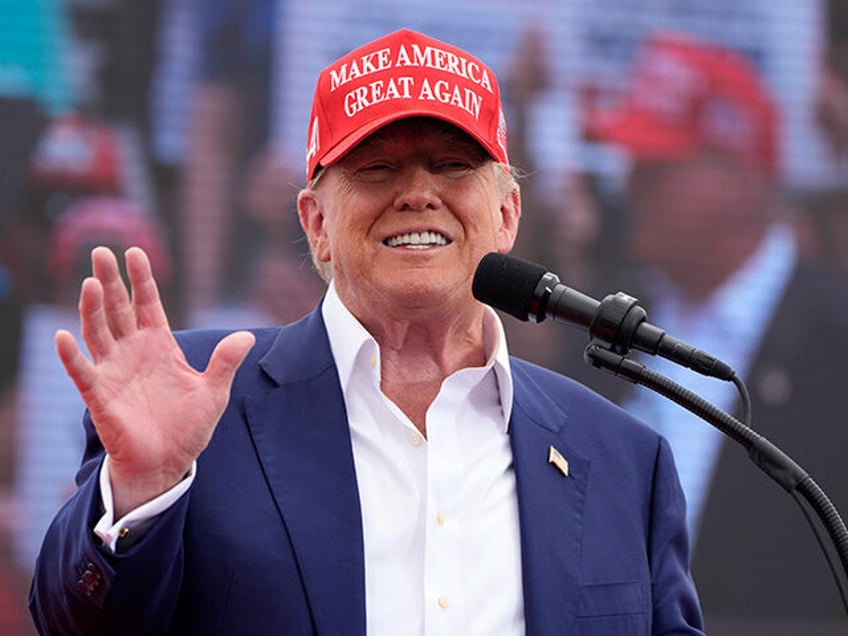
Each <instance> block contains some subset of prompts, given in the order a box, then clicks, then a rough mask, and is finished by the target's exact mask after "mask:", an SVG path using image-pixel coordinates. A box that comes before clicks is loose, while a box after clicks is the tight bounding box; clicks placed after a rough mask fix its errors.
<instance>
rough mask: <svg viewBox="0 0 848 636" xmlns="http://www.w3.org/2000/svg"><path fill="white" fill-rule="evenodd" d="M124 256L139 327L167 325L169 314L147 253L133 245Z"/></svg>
mask: <svg viewBox="0 0 848 636" xmlns="http://www.w3.org/2000/svg"><path fill="white" fill-rule="evenodd" d="M124 257H125V258H126V262H127V274H128V275H129V278H130V284H131V285H132V304H133V309H134V310H135V316H136V321H137V324H138V327H139V328H143V327H167V326H168V316H167V315H166V314H165V308H164V307H163V306H162V300H161V298H160V297H159V289H158V288H157V287H156V280H155V279H154V278H153V271H152V269H151V267H150V260H149V259H148V258H147V254H145V252H144V250H142V249H141V248H140V247H131V248H129V249H128V250H127V251H126V253H125V255H124Z"/></svg>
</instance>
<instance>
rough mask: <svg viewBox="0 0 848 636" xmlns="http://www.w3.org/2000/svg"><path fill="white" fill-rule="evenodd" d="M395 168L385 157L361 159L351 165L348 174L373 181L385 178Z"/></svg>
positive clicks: (361, 179)
mask: <svg viewBox="0 0 848 636" xmlns="http://www.w3.org/2000/svg"><path fill="white" fill-rule="evenodd" d="M394 169H395V165H394V164H393V163H392V162H391V161H388V160H385V159H375V160H371V161H363V162H361V163H357V164H356V165H354V166H351V167H350V169H349V174H350V175H351V177H352V178H354V179H357V180H359V181H367V182H374V181H380V180H382V179H385V178H387V177H388V176H389V175H390V174H391V173H392V171H393V170H394Z"/></svg>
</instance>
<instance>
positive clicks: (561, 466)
mask: <svg viewBox="0 0 848 636" xmlns="http://www.w3.org/2000/svg"><path fill="white" fill-rule="evenodd" d="M548 463H549V464H553V465H554V466H556V467H557V469H558V470H559V472H561V473H562V474H563V475H565V476H566V477H568V460H567V459H566V458H565V457H563V456H562V453H560V452H559V451H558V450H557V449H556V448H554V447H553V446H551V447H550V448H549V449H548Z"/></svg>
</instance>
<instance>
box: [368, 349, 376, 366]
mask: <svg viewBox="0 0 848 636" xmlns="http://www.w3.org/2000/svg"><path fill="white" fill-rule="evenodd" d="M368 362H369V363H370V364H371V368H372V369H373V368H374V367H376V366H377V354H375V353H372V354H371V359H370V360H369V361H368Z"/></svg>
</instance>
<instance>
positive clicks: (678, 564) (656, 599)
mask: <svg viewBox="0 0 848 636" xmlns="http://www.w3.org/2000/svg"><path fill="white" fill-rule="evenodd" d="M652 493H653V494H652V498H651V504H650V505H651V521H650V534H649V542H648V549H649V551H650V554H649V558H650V562H651V588H652V598H653V630H652V631H653V633H654V634H656V635H659V634H701V633H702V632H703V619H702V617H701V609H700V604H699V602H698V597H697V594H696V592H695V584H694V582H693V580H692V576H691V573H690V570H689V535H688V531H687V528H686V500H685V498H684V496H683V491H682V489H681V487H680V482H679V479H678V476H677V469H676V468H675V466H674V460H673V458H672V454H671V448H670V447H669V445H668V442H667V441H666V440H665V439H664V438H660V442H659V448H658V452H657V459H656V464H655V470H654V481H653V489H652Z"/></svg>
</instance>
